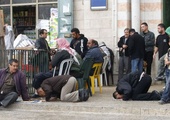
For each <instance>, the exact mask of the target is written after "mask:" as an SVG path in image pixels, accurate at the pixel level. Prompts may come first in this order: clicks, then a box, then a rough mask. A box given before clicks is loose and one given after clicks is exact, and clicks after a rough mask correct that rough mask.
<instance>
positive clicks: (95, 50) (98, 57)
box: [84, 39, 105, 63]
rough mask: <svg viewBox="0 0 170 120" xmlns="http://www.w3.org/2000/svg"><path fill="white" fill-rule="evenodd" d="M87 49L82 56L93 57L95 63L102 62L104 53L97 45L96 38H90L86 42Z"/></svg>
mask: <svg viewBox="0 0 170 120" xmlns="http://www.w3.org/2000/svg"><path fill="white" fill-rule="evenodd" d="M87 46H88V49H89V50H88V51H87V53H86V55H85V57H84V60H85V59H86V58H94V62H95V63H103V61H104V60H103V57H104V55H105V53H104V52H103V51H102V50H101V49H100V48H99V47H98V42H97V41H96V40H93V39H90V40H88V42H87Z"/></svg>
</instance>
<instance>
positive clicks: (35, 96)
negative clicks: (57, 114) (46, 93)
mask: <svg viewBox="0 0 170 120" xmlns="http://www.w3.org/2000/svg"><path fill="white" fill-rule="evenodd" d="M39 97H40V96H39V95H37V94H33V95H32V96H31V98H39Z"/></svg>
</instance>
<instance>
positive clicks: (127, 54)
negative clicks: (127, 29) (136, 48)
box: [117, 36, 129, 57]
mask: <svg viewBox="0 0 170 120" xmlns="http://www.w3.org/2000/svg"><path fill="white" fill-rule="evenodd" d="M128 41H129V38H128V39H127V40H126V42H125V36H122V37H121V38H120V40H119V42H118V43H117V46H118V47H119V56H122V50H120V49H121V48H122V46H123V45H128ZM125 56H127V57H128V56H129V51H128V48H126V49H125Z"/></svg>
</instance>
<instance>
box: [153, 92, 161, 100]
mask: <svg viewBox="0 0 170 120" xmlns="http://www.w3.org/2000/svg"><path fill="white" fill-rule="evenodd" d="M152 94H154V96H155V100H160V99H161V95H160V93H159V92H158V91H156V90H154V91H152Z"/></svg>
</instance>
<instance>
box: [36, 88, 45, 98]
mask: <svg viewBox="0 0 170 120" xmlns="http://www.w3.org/2000/svg"><path fill="white" fill-rule="evenodd" d="M37 93H38V95H39V96H41V97H44V96H45V92H44V90H43V89H42V88H41V87H40V88H38V89H37Z"/></svg>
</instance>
